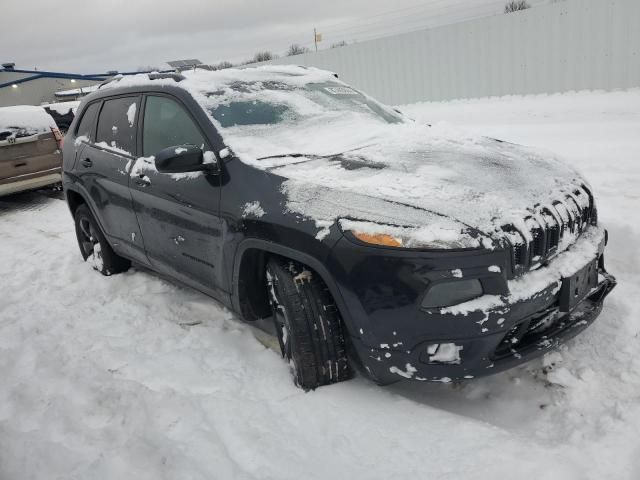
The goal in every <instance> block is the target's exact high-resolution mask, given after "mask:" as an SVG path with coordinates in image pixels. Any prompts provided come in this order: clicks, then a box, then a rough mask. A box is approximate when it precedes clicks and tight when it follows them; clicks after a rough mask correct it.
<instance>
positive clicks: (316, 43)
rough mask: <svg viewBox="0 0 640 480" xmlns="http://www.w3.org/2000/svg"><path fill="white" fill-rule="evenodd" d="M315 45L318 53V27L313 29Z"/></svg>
mask: <svg viewBox="0 0 640 480" xmlns="http://www.w3.org/2000/svg"><path fill="white" fill-rule="evenodd" d="M313 43H314V44H315V46H316V52H317V51H318V33H317V32H316V27H313Z"/></svg>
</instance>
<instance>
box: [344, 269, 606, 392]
mask: <svg viewBox="0 0 640 480" xmlns="http://www.w3.org/2000/svg"><path fill="white" fill-rule="evenodd" d="M599 274H600V279H601V280H600V282H599V283H598V285H597V286H596V287H595V288H594V289H593V290H592V291H591V293H589V295H587V296H586V297H585V298H584V299H583V300H582V301H581V302H580V303H578V304H577V305H576V306H575V307H574V308H573V310H571V311H570V312H568V313H565V314H559V311H558V307H557V306H556V307H551V308H548V309H545V310H544V311H543V312H537V313H536V314H534V315H530V316H529V317H525V318H523V319H521V320H520V321H518V322H517V323H516V324H515V325H514V326H513V327H512V328H510V329H509V330H508V331H507V332H506V333H505V332H504V331H502V332H500V333H494V334H490V335H483V336H478V337H475V338H463V339H457V338H456V339H439V340H437V343H440V344H442V343H449V342H450V343H455V344H456V345H458V346H460V347H462V350H461V351H460V361H459V363H457V364H453V363H447V364H437V363H429V355H428V354H427V349H428V345H429V344H432V343H434V341H425V342H422V343H420V344H418V345H416V346H414V347H413V348H412V349H410V350H396V349H393V350H392V349H390V348H380V349H372V348H368V347H366V346H364V345H362V344H360V345H357V342H358V341H357V340H355V343H354V346H355V347H356V349H357V350H360V352H361V358H363V357H362V355H363V354H364V355H366V360H365V361H364V362H363V364H364V366H365V368H366V370H367V372H368V373H369V374H370V376H371V377H372V378H373V379H374V380H375V381H377V382H379V383H381V384H387V383H393V382H396V381H398V380H401V379H403V378H406V379H413V380H422V381H440V382H449V381H451V380H458V379H469V378H475V377H481V376H486V375H491V374H493V373H497V372H500V371H503V370H507V369H509V368H512V367H515V366H516V365H519V364H522V363H524V362H527V361H529V360H532V359H533V358H536V357H539V356H541V355H543V354H544V353H545V352H547V351H549V350H552V349H554V348H556V347H558V346H559V345H561V344H563V343H565V342H566V341H567V340H569V339H571V338H573V337H574V336H576V335H577V334H578V333H580V332H581V331H583V330H584V329H585V328H587V327H588V326H589V325H591V324H592V323H593V322H594V320H595V319H596V318H597V317H598V315H599V314H600V311H601V310H602V305H603V301H604V299H605V297H606V296H607V295H608V294H609V293H610V292H611V290H613V288H614V287H615V285H616V280H615V278H614V277H613V276H612V275H610V274H608V273H606V272H605V271H604V270H601V271H599ZM543 316H546V317H549V318H553V321H552V322H551V324H550V325H549V326H548V327H547V328H546V329H545V330H543V331H541V332H526V331H525V333H524V335H521V336H520V338H519V339H518V341H517V342H516V343H514V344H512V346H509V347H507V348H505V346H506V345H509V344H510V343H511V340H512V339H513V338H514V337H513V335H514V333H515V331H516V330H517V327H518V326H520V325H523V324H527V323H530V322H531V321H532V320H533V319H535V321H536V322H539V321H540V320H541V319H542V317H543Z"/></svg>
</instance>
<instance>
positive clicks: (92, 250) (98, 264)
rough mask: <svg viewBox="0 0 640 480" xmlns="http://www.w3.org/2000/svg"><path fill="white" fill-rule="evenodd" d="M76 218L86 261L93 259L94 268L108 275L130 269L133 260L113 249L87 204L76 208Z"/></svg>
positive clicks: (80, 244)
mask: <svg viewBox="0 0 640 480" xmlns="http://www.w3.org/2000/svg"><path fill="white" fill-rule="evenodd" d="M74 219H75V223H76V237H77V238H78V246H79V247H80V253H81V254H82V258H83V259H84V260H85V261H86V260H91V264H92V266H93V268H94V269H95V270H97V271H98V272H100V273H101V274H103V275H106V276H109V275H112V274H114V273H120V272H124V271H126V270H128V269H129V267H130V266H131V261H130V260H127V259H126V258H123V257H121V256H119V255H118V254H117V253H115V252H114V251H113V249H112V248H111V245H109V242H107V239H106V238H105V236H104V234H103V233H102V231H101V230H100V227H99V226H98V224H97V222H96V221H95V219H94V218H93V215H92V214H91V210H89V207H87V205H86V204H82V205H80V206H79V207H78V208H77V209H76V212H75V214H74Z"/></svg>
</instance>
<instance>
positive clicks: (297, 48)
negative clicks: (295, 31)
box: [287, 43, 309, 57]
mask: <svg viewBox="0 0 640 480" xmlns="http://www.w3.org/2000/svg"><path fill="white" fill-rule="evenodd" d="M308 52H309V49H308V48H307V47H305V46H302V45H298V44H297V43H292V44H291V45H289V50H287V57H292V56H294V55H302V54H303V53H308Z"/></svg>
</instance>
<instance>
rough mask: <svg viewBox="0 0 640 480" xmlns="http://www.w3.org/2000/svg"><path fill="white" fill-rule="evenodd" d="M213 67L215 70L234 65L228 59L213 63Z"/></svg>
mask: <svg viewBox="0 0 640 480" xmlns="http://www.w3.org/2000/svg"><path fill="white" fill-rule="evenodd" d="M212 67H213V69H214V70H224V69H225V68H231V67H233V63H231V62H227V61H226V60H224V61H222V62H220V63H216V64H215V65H212Z"/></svg>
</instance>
